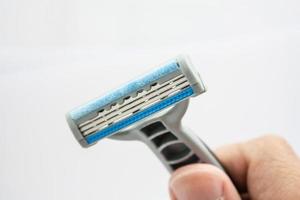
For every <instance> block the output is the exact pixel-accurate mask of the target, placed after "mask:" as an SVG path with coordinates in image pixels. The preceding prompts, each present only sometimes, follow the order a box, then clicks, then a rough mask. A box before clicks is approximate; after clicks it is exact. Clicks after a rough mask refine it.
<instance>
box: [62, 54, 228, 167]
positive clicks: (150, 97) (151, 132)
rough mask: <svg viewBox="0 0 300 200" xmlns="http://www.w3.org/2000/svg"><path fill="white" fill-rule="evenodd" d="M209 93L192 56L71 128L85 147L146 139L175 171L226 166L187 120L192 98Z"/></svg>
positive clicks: (91, 107)
mask: <svg viewBox="0 0 300 200" xmlns="http://www.w3.org/2000/svg"><path fill="white" fill-rule="evenodd" d="M204 92H205V87H204V85H203V82H202V81H201V78H200V75H199V73H198V72H197V71H196V70H195V68H194V67H193V66H192V64H191V62H190V61H189V59H188V58H187V57H186V56H178V57H177V58H175V59H172V60H170V61H169V62H167V63H166V64H164V65H161V66H159V67H157V68H155V69H154V70H153V71H151V72H149V73H147V74H145V75H144V76H142V77H139V78H137V79H135V80H132V81H130V82H128V83H127V84H125V85H123V86H121V87H119V88H117V89H115V90H112V91H111V92H109V93H107V94H106V95H103V96H102V97H99V98H96V99H94V100H92V101H90V102H88V103H86V104H84V105H82V106H79V107H77V108H75V109H73V110H72V111H70V112H69V113H67V121H68V124H69V126H70V128H71V130H72V132H73V134H74V136H75V138H76V139H77V141H78V142H79V143H80V144H81V146H83V147H89V146H91V145H93V144H95V143H96V142H98V141H99V140H101V139H103V138H106V137H109V138H112V139H119V140H140V141H142V142H144V143H145V144H146V145H147V146H148V147H150V149H151V150H152V151H153V152H154V153H155V154H156V156H157V157H158V158H159V159H160V160H161V162H162V163H163V164H164V165H165V166H166V168H167V169H168V170H169V171H170V172H171V171H174V170H176V169H177V168H179V167H181V166H184V165H187V164H190V163H197V162H203V163H210V164H213V165H215V166H217V167H219V168H221V169H223V167H222V165H221V164H220V162H219V161H218V159H217V158H216V157H215V156H214V155H213V153H212V152H211V151H210V150H209V148H208V147H207V146H206V145H205V144H204V143H203V142H202V141H201V140H200V139H199V137H198V136H196V135H195V134H193V133H192V132H191V131H190V130H188V129H186V128H183V126H182V125H181V118H182V117H183V115H184V113H185V112H186V109H187V107H188V102H189V99H190V98H191V97H196V96H198V95H200V94H202V93H204Z"/></svg>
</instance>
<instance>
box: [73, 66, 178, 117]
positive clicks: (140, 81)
mask: <svg viewBox="0 0 300 200" xmlns="http://www.w3.org/2000/svg"><path fill="white" fill-rule="evenodd" d="M177 70H179V65H178V63H177V62H176V60H173V61H171V62H170V63H168V64H166V65H164V66H163V67H159V68H156V69H154V70H153V71H152V72H150V73H148V74H146V75H144V76H142V77H139V78H137V79H135V80H133V81H131V82H129V83H128V84H126V85H124V86H122V87H120V88H117V89H115V90H113V91H111V92H109V93H108V94H106V95H104V96H103V97H101V98H98V99H95V100H92V101H90V102H88V103H87V104H85V105H83V106H80V107H78V108H76V109H74V110H72V111H71V112H70V117H71V118H72V119H73V120H75V121H77V120H80V119H81V118H82V117H84V116H86V115H88V114H90V113H92V112H94V111H98V110H100V109H101V108H102V107H104V106H106V105H108V104H109V103H112V102H113V101H116V100H118V99H119V98H121V97H123V96H125V95H128V94H130V93H132V92H134V91H138V90H139V89H141V88H143V87H145V86H147V85H149V84H151V83H152V82H154V81H157V80H159V79H161V78H162V77H164V76H166V75H168V74H171V73H173V72H175V71H177Z"/></svg>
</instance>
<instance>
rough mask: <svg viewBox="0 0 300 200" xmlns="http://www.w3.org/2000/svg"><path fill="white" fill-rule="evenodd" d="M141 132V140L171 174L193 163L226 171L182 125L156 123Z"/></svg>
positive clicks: (206, 148)
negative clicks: (208, 165)
mask: <svg viewBox="0 0 300 200" xmlns="http://www.w3.org/2000/svg"><path fill="white" fill-rule="evenodd" d="M140 131H141V134H144V136H143V137H141V140H142V141H143V142H144V143H146V144H147V145H148V146H149V147H150V149H151V150H152V151H153V152H154V153H155V154H156V156H157V157H158V158H159V159H160V160H161V162H162V163H163V164H164V165H165V167H166V168H167V169H168V170H169V171H170V172H172V171H174V170H176V169H178V168H180V167H182V166H185V165H188V164H192V163H208V164H212V165H215V166H217V167H218V168H220V169H222V170H224V169H223V167H222V165H221V164H220V162H219V161H218V159H217V158H216V156H215V155H214V154H213V153H212V151H211V150H210V149H209V148H208V147H207V145H206V144H205V143H204V142H203V141H202V140H201V139H200V138H199V137H197V136H196V135H195V134H193V133H192V132H191V131H190V130H188V129H186V128H183V127H182V125H181V124H180V123H179V124H170V123H168V122H166V121H156V122H154V123H151V124H148V125H147V126H145V127H144V128H142V129H141V130H140Z"/></svg>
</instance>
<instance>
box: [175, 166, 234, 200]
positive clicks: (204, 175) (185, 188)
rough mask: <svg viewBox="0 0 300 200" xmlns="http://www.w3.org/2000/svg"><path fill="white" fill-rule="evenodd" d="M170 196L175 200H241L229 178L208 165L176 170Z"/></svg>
mask: <svg viewBox="0 0 300 200" xmlns="http://www.w3.org/2000/svg"><path fill="white" fill-rule="evenodd" d="M170 195H171V198H172V199H173V200H223V199H230V200H240V197H239V194H238V192H237V191H236V189H235V187H234V186H233V184H232V182H231V181H230V179H229V178H228V176H227V175H226V174H225V173H224V172H223V171H221V170H220V169H218V168H217V167H214V166H212V165H208V164H193V165H188V166H185V167H182V168H179V169H178V170H176V171H175V172H174V173H173V174H172V177H171V179H170Z"/></svg>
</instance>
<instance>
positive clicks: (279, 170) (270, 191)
mask: <svg viewBox="0 0 300 200" xmlns="http://www.w3.org/2000/svg"><path fill="white" fill-rule="evenodd" d="M216 155H217V156H218V158H219V159H220V161H221V162H222V164H223V165H224V167H225V168H226V171H227V173H228V174H229V176H230V177H231V179H230V178H229V177H228V176H227V175H226V174H225V173H224V172H223V171H222V170H220V169H218V168H216V167H214V166H212V165H208V164H193V165H188V166H185V167H182V168H179V169H178V170H176V171H175V172H174V173H173V174H172V176H171V179H170V184H169V190H170V196H171V199H172V200H299V199H300V159H299V157H298V156H297V155H296V153H295V152H294V151H293V149H292V148H291V146H290V145H289V144H288V143H287V142H286V141H285V140H284V139H283V138H281V137H279V136H276V135H267V136H264V137H261V138H257V139H253V140H250V141H247V142H243V143H239V144H232V145H228V146H224V147H222V148H220V149H218V150H217V151H216ZM233 183H234V184H233ZM234 185H235V186H234Z"/></svg>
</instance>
